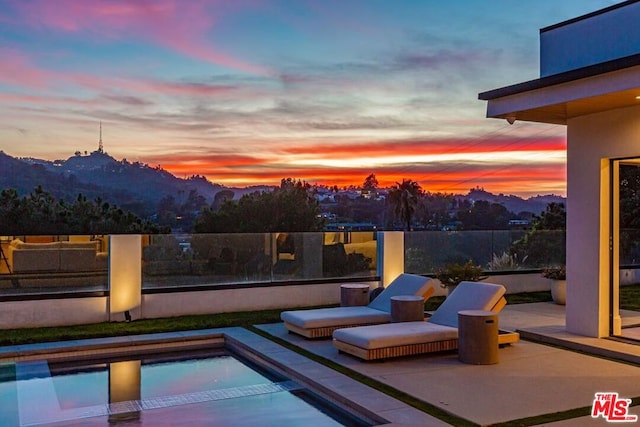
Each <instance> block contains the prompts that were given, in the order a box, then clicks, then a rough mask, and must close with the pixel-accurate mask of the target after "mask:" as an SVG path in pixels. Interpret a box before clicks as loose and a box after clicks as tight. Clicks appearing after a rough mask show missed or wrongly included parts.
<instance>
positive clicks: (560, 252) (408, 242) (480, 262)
mask: <svg viewBox="0 0 640 427" xmlns="http://www.w3.org/2000/svg"><path fill="white" fill-rule="evenodd" d="M565 239H566V236H565V232H564V231H562V230H558V231H555V230H549V231H547V230H543V231H536V232H535V233H532V232H531V231H526V230H497V231H424V232H412V233H405V271H406V272H408V273H415V274H433V273H434V272H435V271H437V270H438V269H439V268H441V267H442V266H444V265H446V264H452V263H460V264H463V263H466V262H468V261H469V260H471V261H472V262H473V263H474V264H475V265H477V266H480V267H482V269H483V270H484V271H487V272H492V271H494V272H498V271H500V272H504V271H517V270H526V269H539V268H544V267H546V266H549V265H559V264H564V263H565V252H566V249H565V248H566V244H565Z"/></svg>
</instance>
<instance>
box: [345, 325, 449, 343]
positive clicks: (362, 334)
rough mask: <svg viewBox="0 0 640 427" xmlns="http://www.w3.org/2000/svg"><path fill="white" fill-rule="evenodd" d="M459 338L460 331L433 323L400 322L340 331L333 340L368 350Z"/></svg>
mask: <svg viewBox="0 0 640 427" xmlns="http://www.w3.org/2000/svg"><path fill="white" fill-rule="evenodd" d="M456 338H458V329H457V328H452V327H449V326H443V325H437V324H435V323H431V322H399V323H387V324H383V325H375V326H359V327H355V328H347V329H338V330H336V331H334V332H333V339H334V340H336V341H341V342H344V343H346V344H350V345H353V346H356V347H360V348H363V349H366V350H374V349H378V348H386V347H393V346H399V345H410V344H422V343H426V342H436V341H445V340H451V339H456Z"/></svg>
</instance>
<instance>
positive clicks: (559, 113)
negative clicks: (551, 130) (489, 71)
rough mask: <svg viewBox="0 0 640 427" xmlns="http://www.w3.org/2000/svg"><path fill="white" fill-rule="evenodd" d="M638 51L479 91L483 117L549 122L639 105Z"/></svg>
mask: <svg viewBox="0 0 640 427" xmlns="http://www.w3.org/2000/svg"><path fill="white" fill-rule="evenodd" d="M638 96H640V54H637V55H633V56H628V57H625V58H621V59H616V60H613V61H608V62H604V63H601V64H596V65H592V66H588V67H584V68H579V69H576V70H571V71H567V72H564V73H560V74H555V75H551V76H547V77H542V78H540V79H537V80H531V81H527V82H524V83H518V84H515V85H512V86H507V87H503V88H500V89H494V90H491V91H487V92H482V93H480V94H479V95H478V98H479V99H481V100H483V101H488V104H487V117H492V118H503V119H507V120H509V122H510V123H513V121H514V120H522V121H532V122H541V123H552V124H567V120H568V119H570V118H573V117H578V116H582V115H585V114H591V113H597V112H602V111H607V110H612V109H616V108H624V107H629V106H633V105H640V99H637V98H636V97H638Z"/></svg>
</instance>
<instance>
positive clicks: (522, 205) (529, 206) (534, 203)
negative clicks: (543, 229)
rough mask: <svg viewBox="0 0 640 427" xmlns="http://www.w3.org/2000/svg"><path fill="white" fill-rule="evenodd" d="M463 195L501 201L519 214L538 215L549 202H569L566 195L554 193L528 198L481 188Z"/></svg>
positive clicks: (488, 200) (475, 198)
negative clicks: (529, 213)
mask: <svg viewBox="0 0 640 427" xmlns="http://www.w3.org/2000/svg"><path fill="white" fill-rule="evenodd" d="M463 197H464V198H466V199H469V200H486V201H487V202H489V203H499V204H501V205H503V206H504V207H505V208H507V210H509V211H511V212H513V213H515V214H519V213H521V212H532V213H534V214H536V215H540V213H541V212H544V210H545V209H546V208H547V205H548V204H549V203H564V204H565V205H566V204H567V198H566V197H562V196H556V195H554V194H547V195H538V196H534V197H530V198H528V199H523V198H521V197H518V196H514V195H505V194H498V195H496V194H493V193H489V192H488V191H485V190H483V189H481V188H474V189H471V190H470V191H469V193H468V194H467V195H466V196H463Z"/></svg>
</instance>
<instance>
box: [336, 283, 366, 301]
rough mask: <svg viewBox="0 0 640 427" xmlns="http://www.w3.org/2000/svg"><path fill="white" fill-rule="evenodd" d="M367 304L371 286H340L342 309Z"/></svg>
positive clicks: (362, 284) (357, 284) (347, 284)
mask: <svg viewBox="0 0 640 427" xmlns="http://www.w3.org/2000/svg"><path fill="white" fill-rule="evenodd" d="M367 304H369V285H367V284H366V283H345V284H344V285H340V305H341V306H342V307H349V306H353V305H367Z"/></svg>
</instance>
